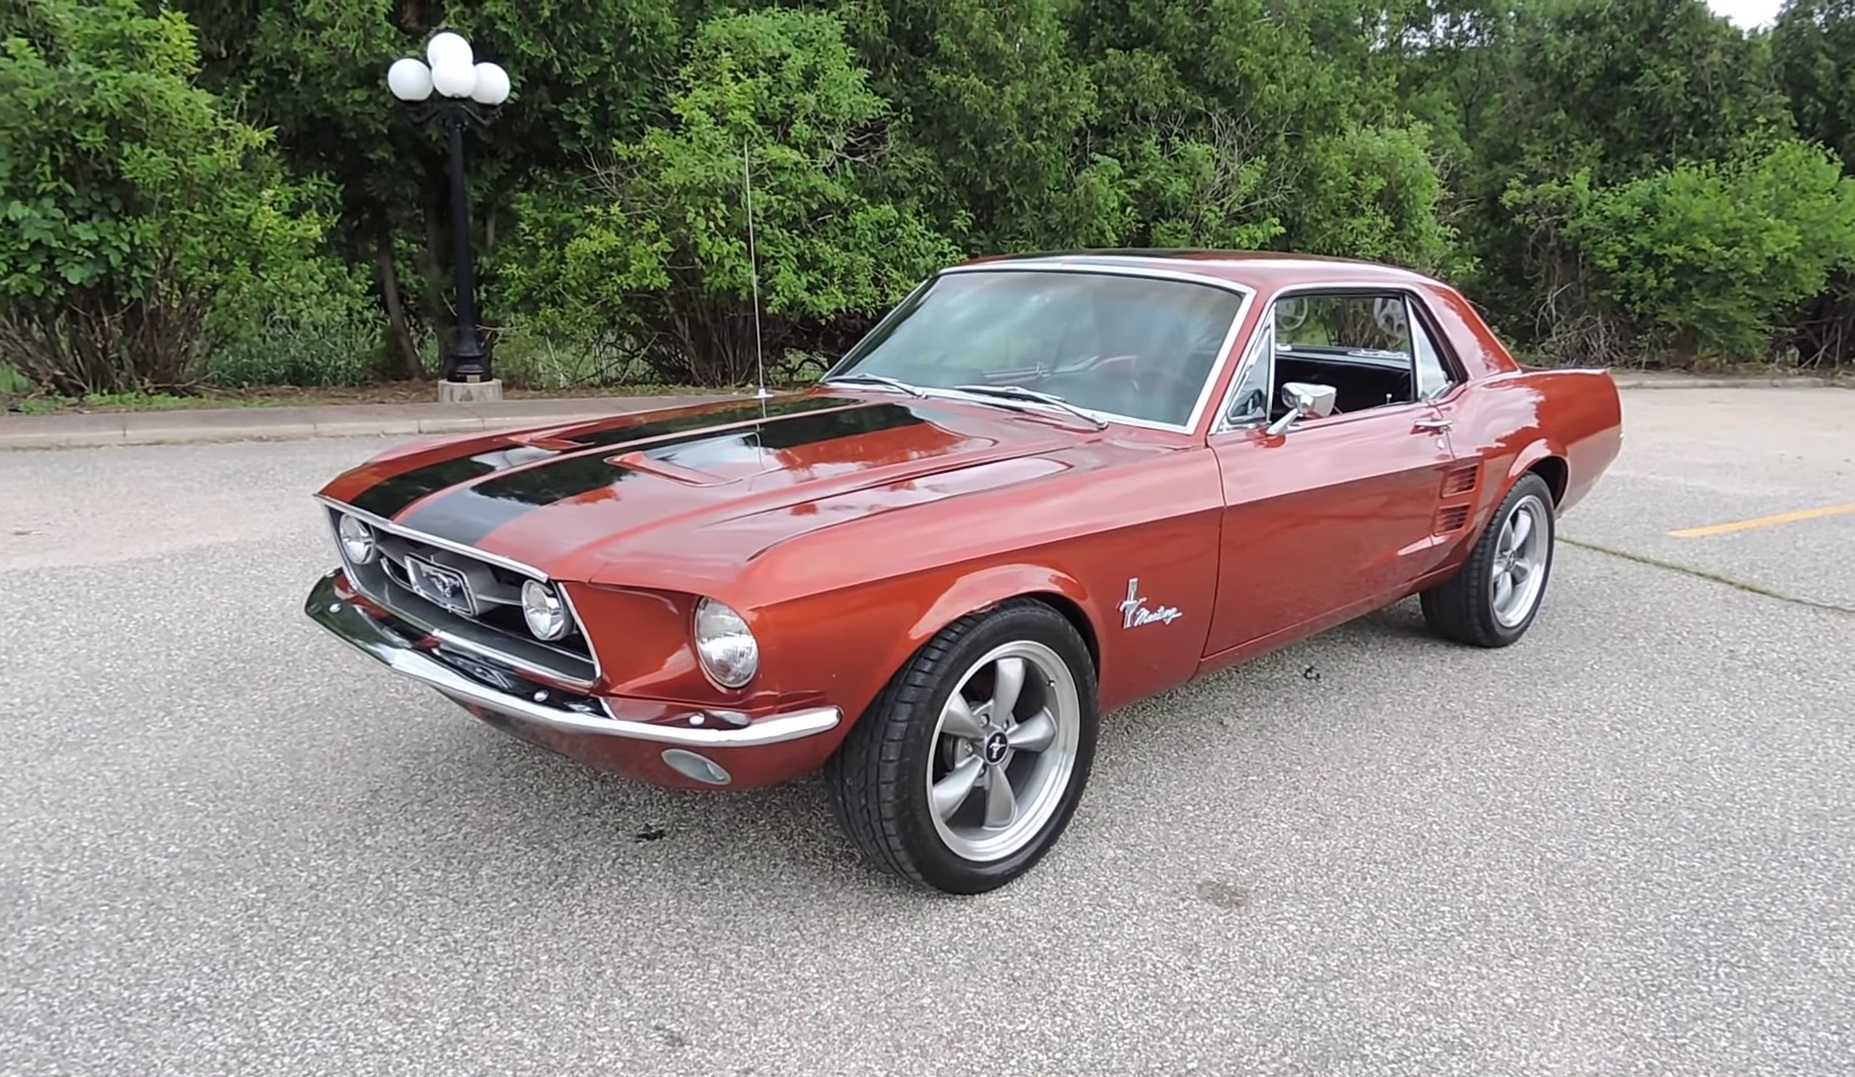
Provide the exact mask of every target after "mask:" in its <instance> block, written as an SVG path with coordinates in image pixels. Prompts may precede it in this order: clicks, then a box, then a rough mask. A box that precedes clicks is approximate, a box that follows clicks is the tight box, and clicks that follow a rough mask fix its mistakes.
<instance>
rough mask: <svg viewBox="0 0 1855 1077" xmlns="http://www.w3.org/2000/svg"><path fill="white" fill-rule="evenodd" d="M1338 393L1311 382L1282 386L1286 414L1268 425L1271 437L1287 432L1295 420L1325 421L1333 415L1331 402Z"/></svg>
mask: <svg viewBox="0 0 1855 1077" xmlns="http://www.w3.org/2000/svg"><path fill="white" fill-rule="evenodd" d="M1339 395H1340V391H1339V390H1338V389H1335V388H1334V387H1333V386H1331V385H1316V384H1314V383H1313V382H1311V381H1291V382H1289V383H1288V384H1286V385H1284V386H1282V402H1283V403H1285V404H1287V405H1288V414H1286V415H1284V416H1282V417H1281V418H1280V419H1277V420H1275V421H1274V422H1272V423H1270V424H1269V430H1268V433H1269V435H1270V436H1271V437H1273V436H1275V435H1277V434H1280V433H1282V432H1283V431H1285V430H1287V429H1288V428H1289V426H1291V425H1293V423H1294V422H1295V420H1297V419H1325V418H1326V417H1327V416H1329V415H1332V414H1333V402H1334V401H1335V400H1337V399H1338V398H1339Z"/></svg>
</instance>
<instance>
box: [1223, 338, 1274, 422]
mask: <svg viewBox="0 0 1855 1077" xmlns="http://www.w3.org/2000/svg"><path fill="white" fill-rule="evenodd" d="M1274 340H1275V334H1274V333H1273V332H1271V331H1270V330H1269V328H1268V326H1266V325H1265V326H1264V327H1263V329H1262V332H1261V334H1260V335H1259V336H1258V337H1257V340H1256V343H1255V344H1254V345H1252V346H1251V347H1250V349H1249V351H1247V352H1245V353H1244V356H1243V367H1242V370H1241V371H1239V373H1238V374H1237V384H1236V389H1235V391H1234V392H1233V393H1232V395H1231V399H1230V410H1229V411H1228V412H1226V413H1225V415H1224V422H1225V424H1226V425H1228V426H1242V425H1243V424H1244V423H1254V422H1262V421H1264V420H1266V419H1268V417H1269V360H1270V358H1271V357H1272V353H1273V352H1274V351H1275V349H1274V347H1272V345H1273V343H1274Z"/></svg>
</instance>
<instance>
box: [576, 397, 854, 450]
mask: <svg viewBox="0 0 1855 1077" xmlns="http://www.w3.org/2000/svg"><path fill="white" fill-rule="evenodd" d="M858 403H861V401H859V400H857V399H855V398H853V397H848V396H812V397H801V398H799V399H797V400H784V401H781V402H779V403H777V404H758V403H745V404H740V405H738V406H736V407H732V408H721V409H719V410H716V411H705V412H702V413H701V414H699V415H678V416H676V417H674V418H670V419H652V420H649V421H646V422H641V423H629V424H627V425H624V426H615V427H612V428H611V429H609V430H594V431H591V432H588V433H585V434H578V435H575V436H573V437H569V438H562V439H561V440H563V441H567V442H571V443H572V444H574V445H584V446H586V447H588V448H592V447H593V446H596V445H597V446H615V445H624V444H627V443H629V442H633V441H643V440H644V439H645V438H655V437H662V436H663V435H665V434H681V433H683V432H685V431H688V430H701V429H702V428H703V427H708V426H720V425H722V424H723V423H738V422H743V421H745V420H748V419H754V418H758V417H760V416H761V415H765V416H766V417H767V418H769V419H771V418H774V417H777V416H785V415H799V414H802V413H804V412H808V411H819V410H821V409H824V408H842V407H848V406H849V405H851V404H858Z"/></svg>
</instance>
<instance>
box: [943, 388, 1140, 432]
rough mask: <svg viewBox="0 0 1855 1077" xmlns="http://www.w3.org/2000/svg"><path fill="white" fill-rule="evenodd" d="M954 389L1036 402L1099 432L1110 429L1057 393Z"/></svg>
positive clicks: (1007, 389)
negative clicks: (1056, 409)
mask: <svg viewBox="0 0 1855 1077" xmlns="http://www.w3.org/2000/svg"><path fill="white" fill-rule="evenodd" d="M954 388H955V389H957V390H959V391H960V392H962V393H980V394H984V395H989V396H1015V397H1018V398H1019V399H1021V400H1035V401H1038V402H1040V403H1044V404H1048V405H1050V406H1051V407H1054V408H1062V409H1063V410H1064V411H1066V412H1068V413H1069V414H1071V415H1074V416H1075V417H1076V418H1078V419H1084V420H1087V421H1088V422H1091V423H1094V424H1095V429H1097V430H1106V429H1108V424H1107V423H1105V422H1103V421H1102V420H1100V419H1098V418H1096V417H1095V416H1093V415H1090V414H1089V413H1088V412H1086V411H1083V410H1082V409H1081V408H1078V407H1076V406H1075V405H1074V404H1071V403H1070V402H1069V401H1067V400H1064V399H1063V398H1062V397H1060V396H1057V395H1056V394H1055V393H1040V392H1038V391H1037V390H1035V389H1026V388H1024V387H1023V386H1022V385H956V386H954Z"/></svg>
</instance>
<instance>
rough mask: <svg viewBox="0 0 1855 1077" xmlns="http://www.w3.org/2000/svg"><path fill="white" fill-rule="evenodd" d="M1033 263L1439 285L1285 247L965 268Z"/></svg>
mask: <svg viewBox="0 0 1855 1077" xmlns="http://www.w3.org/2000/svg"><path fill="white" fill-rule="evenodd" d="M1007 264H1009V265H1011V266H1013V267H1022V268H1027V269H1028V268H1035V267H1037V266H1040V265H1050V266H1067V267H1072V268H1073V267H1087V266H1100V267H1101V268H1103V269H1116V268H1120V269H1126V268H1144V269H1161V270H1165V271H1167V272H1169V273H1184V274H1189V275H1191V276H1198V277H1208V278H1210V279H1213V280H1221V281H1233V282H1235V283H1237V284H1242V285H1245V286H1247V287H1250V288H1254V289H1256V290H1257V291H1264V292H1267V291H1273V290H1275V289H1277V288H1282V287H1286V286H1289V285H1295V284H1323V283H1352V282H1358V283H1373V284H1401V285H1404V286H1406V287H1412V286H1419V285H1430V286H1436V285H1440V284H1441V282H1440V281H1437V280H1436V279H1434V278H1432V277H1428V276H1425V275H1424V274H1422V273H1418V272H1416V271H1414V270H1410V269H1405V268H1403V267H1401V266H1394V265H1388V264H1386V263H1383V262H1370V261H1365V260H1363V259H1358V258H1338V257H1331V256H1327V255H1317V254H1296V253H1291V252H1284V251H1225V250H1193V249H1179V250H1171V249H1161V248H1137V249H1127V250H1074V251H1038V252H1034V253H1024V254H1002V255H992V256H989V257H983V258H974V259H970V260H968V261H966V262H964V263H962V264H961V268H965V267H973V268H979V267H982V266H988V265H997V266H1004V265H1007Z"/></svg>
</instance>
